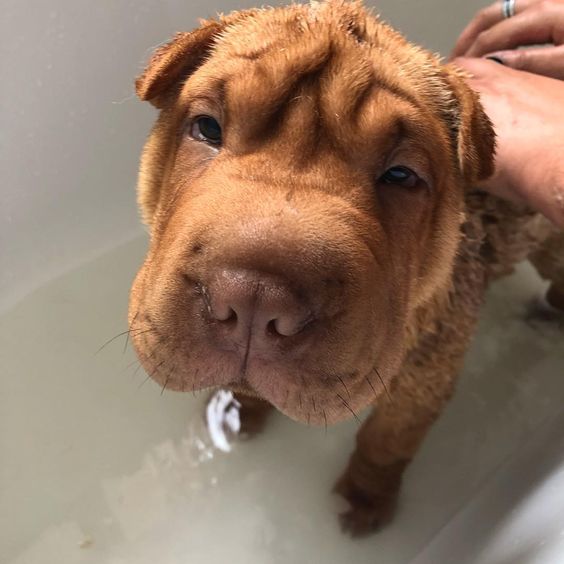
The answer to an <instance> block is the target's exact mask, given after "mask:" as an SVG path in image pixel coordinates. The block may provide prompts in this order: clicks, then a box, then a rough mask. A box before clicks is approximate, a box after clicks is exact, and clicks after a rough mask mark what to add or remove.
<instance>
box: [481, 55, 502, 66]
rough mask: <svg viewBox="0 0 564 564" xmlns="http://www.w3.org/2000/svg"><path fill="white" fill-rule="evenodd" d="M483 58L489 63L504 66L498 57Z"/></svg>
mask: <svg viewBox="0 0 564 564" xmlns="http://www.w3.org/2000/svg"><path fill="white" fill-rule="evenodd" d="M485 58H486V59H488V60H489V61H493V62H494V63H499V64H500V65H504V64H505V63H504V62H503V61H502V60H501V59H500V58H499V57H495V56H494V55H491V56H489V57H485Z"/></svg>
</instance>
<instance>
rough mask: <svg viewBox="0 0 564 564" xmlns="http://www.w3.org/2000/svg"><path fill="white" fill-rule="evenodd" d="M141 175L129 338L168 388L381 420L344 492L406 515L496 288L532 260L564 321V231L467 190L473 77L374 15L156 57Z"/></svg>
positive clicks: (256, 411)
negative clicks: (143, 230) (425, 445)
mask: <svg viewBox="0 0 564 564" xmlns="http://www.w3.org/2000/svg"><path fill="white" fill-rule="evenodd" d="M136 86H137V92H138V94H139V96H140V97H141V99H143V100H149V101H150V102H151V103H152V104H153V105H155V106H156V107H157V108H159V109H160V115H159V118H158V120H157V123H156V125H155V126H154V128H153V131H152V133H151V135H150V137H149V139H148V141H147V144H146V147H145V150H144V152H143V157H142V162H141V172H140V178H139V203H140V206H141V210H142V214H143V218H144V221H145V222H146V224H147V225H148V227H149V229H150V232H151V244H150V250H149V252H148V255H147V258H146V261H145V263H144V264H143V266H142V268H141V270H140V271H139V274H138V276H137V278H136V280H135V283H134V285H133V289H132V291H131V303H130V317H129V321H130V326H131V329H132V332H131V335H132V340H133V342H134V345H135V348H136V350H137V353H138V355H139V358H140V359H141V362H142V363H143V366H144V367H145V369H146V370H147V372H148V373H149V374H150V375H151V376H152V378H153V379H154V380H156V381H157V382H159V383H160V384H161V385H162V386H163V387H166V388H167V389H171V390H179V391H184V390H185V391H192V390H201V389H206V388H226V389H230V390H232V391H233V392H234V393H235V394H236V396H237V398H238V399H239V401H240V402H241V403H242V405H243V407H242V412H241V413H242V418H243V421H242V424H243V427H247V429H252V428H255V429H256V428H257V427H259V426H260V424H261V423H262V421H263V420H264V418H265V417H266V413H267V411H268V409H269V408H270V407H271V406H275V407H276V408H277V409H279V410H280V411H281V412H282V413H285V414H286V415H288V416H289V417H291V418H292V419H294V420H296V421H299V422H302V423H307V424H313V425H329V424H331V423H333V422H336V421H341V420H343V419H347V418H349V417H352V416H356V414H357V413H359V412H360V411H361V410H362V409H364V408H365V407H367V406H369V405H373V406H375V409H374V410H373V412H372V414H371V415H370V416H369V417H368V418H367V419H366V420H365V421H364V423H363V424H362V427H361V429H360V431H359V433H358V436H357V445H356V450H355V451H354V453H353V455H352V457H351V459H350V463H349V466H348V468H347V469H346V470H345V472H344V474H343V475H342V477H341V478H340V480H339V481H338V482H337V485H336V491H338V492H339V493H340V494H342V495H343V496H344V497H345V498H346V499H347V500H348V502H349V503H350V511H348V512H347V513H346V514H344V515H343V516H342V522H343V526H344V527H345V528H346V529H348V530H350V531H351V532H352V533H353V534H360V533H364V532H367V531H370V530H372V529H374V528H376V527H378V526H380V525H382V524H383V523H385V522H386V521H387V520H389V519H390V517H391V515H392V513H393V510H394V507H395V503H396V498H397V494H398V489H399V486H400V481H401V476H402V473H403V471H404V469H405V467H406V466H407V464H409V461H410V460H411V459H412V457H413V456H414V454H415V452H416V451H417V449H418V447H419V445H420V444H421V442H422V440H423V438H424V437H425V434H426V433H427V431H428V430H429V427H430V426H431V425H432V423H433V421H435V419H436V418H437V416H438V415H439V414H440V412H441V410H442V409H443V407H444V405H445V402H446V401H447V400H448V399H449V397H450V396H451V394H452V392H453V386H454V382H455V379H456V375H457V373H458V372H459V370H460V368H461V365H462V361H463V355H464V352H465V350H466V348H467V346H468V343H469V340H470V338H471V335H472V331H473V330H474V326H475V323H476V318H477V315H478V310H479V309H480V305H481V303H482V300H483V296H484V291H485V289H486V285H487V283H488V281H489V280H490V279H492V278H493V277H495V276H498V275H500V274H503V273H506V272H508V271H510V270H511V267H512V265H513V264H514V263H515V262H516V261H518V260H522V259H524V258H525V257H527V256H531V253H533V255H532V258H533V262H535V263H536V264H537V265H538V267H539V269H540V272H541V274H542V275H543V276H545V277H546V278H548V279H549V280H551V281H552V287H551V290H550V296H551V299H552V301H553V302H554V303H558V301H559V300H561V302H560V303H561V305H564V299H563V297H564V259H563V254H562V252H561V251H562V249H563V246H564V242H563V238H562V235H560V234H558V233H557V232H556V230H555V229H553V228H552V227H551V226H550V225H549V224H548V222H546V221H544V220H543V219H541V218H540V217H538V216H537V215H535V214H533V213H532V212H529V211H528V210H517V209H515V208H514V207H513V206H510V205H508V204H504V203H502V202H501V201H498V200H496V199H494V198H493V197H490V196H487V195H486V194H483V193H480V192H478V191H476V190H473V189H472V186H473V185H475V183H476V182H477V181H478V180H480V179H483V178H485V177H487V176H488V175H490V174H491V172H492V167H493V156H494V133H493V131H492V128H491V125H490V122H489V121H488V118H487V117H486V116H485V114H484V112H483V110H482V108H481V107H480V104H479V102H478V99H477V97H476V95H475V94H474V93H473V92H472V91H471V90H470V89H469V87H468V86H467V85H466V84H465V81H464V78H463V76H462V74H461V73H460V72H459V71H457V70H456V69H455V68H452V67H451V66H449V65H442V64H441V63H440V61H439V60H438V59H437V58H436V57H435V56H433V55H431V54H430V53H427V52H425V51H423V50H421V49H419V48H417V47H414V46H413V45H411V44H409V43H408V42H407V41H405V40H404V39H403V38H402V37H401V36H400V35H399V34H398V33H397V32H395V31H394V30H392V29H391V28H390V27H388V26H387V25H385V24H383V23H382V22H380V21H379V20H378V19H376V18H375V17H373V16H371V15H369V14H368V13H367V12H366V11H365V10H364V9H363V7H362V6H361V5H360V4H358V3H347V2H342V1H337V0H335V1H328V2H325V3H312V4H311V5H292V6H289V7H283V8H275V9H260V10H249V11H244V12H238V13H233V14H231V15H228V16H225V17H221V18H219V20H217V21H205V22H203V23H202V25H201V27H200V28H199V29H197V30H195V31H193V32H190V33H179V34H177V35H176V36H175V37H174V38H173V40H172V41H171V42H170V43H168V44H166V45H163V46H162V47H159V48H158V50H157V51H156V53H155V54H154V56H153V57H152V59H151V60H150V62H149V65H148V67H147V69H146V70H145V72H144V73H143V74H142V75H141V76H140V77H139V79H138V80H137V83H136Z"/></svg>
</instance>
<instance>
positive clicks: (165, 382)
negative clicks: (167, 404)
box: [161, 364, 176, 396]
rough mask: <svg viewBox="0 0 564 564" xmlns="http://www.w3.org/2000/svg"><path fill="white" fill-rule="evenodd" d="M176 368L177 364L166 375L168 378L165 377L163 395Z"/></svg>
mask: <svg viewBox="0 0 564 564" xmlns="http://www.w3.org/2000/svg"><path fill="white" fill-rule="evenodd" d="M175 368H176V365H174V364H173V365H172V368H171V369H170V370H169V372H168V374H167V375H166V378H165V381H164V384H163V389H162V390H161V396H162V395H163V393H164V391H165V388H166V385H167V384H168V381H169V379H170V377H171V376H172V373H173V372H174V369H175Z"/></svg>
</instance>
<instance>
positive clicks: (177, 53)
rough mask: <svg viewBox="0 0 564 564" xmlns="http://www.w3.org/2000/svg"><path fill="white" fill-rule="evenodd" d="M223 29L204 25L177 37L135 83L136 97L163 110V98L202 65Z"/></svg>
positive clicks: (209, 23) (214, 23) (212, 23)
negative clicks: (214, 40)
mask: <svg viewBox="0 0 564 564" xmlns="http://www.w3.org/2000/svg"><path fill="white" fill-rule="evenodd" d="M222 29H223V24H222V23H221V22H219V21H215V20H210V21H205V22H202V25H201V27H199V28H198V29H195V30H194V31H190V32H182V33H177V34H176V35H175V36H174V37H173V38H172V39H171V40H170V41H169V42H168V43H166V44H164V45H161V46H160V47H158V48H157V50H156V51H155V52H154V53H153V56H152V57H151V59H150V61H149V64H148V65H147V68H146V69H145V70H144V71H143V73H142V74H141V75H140V76H139V77H138V78H137V80H136V81H135V90H136V92H137V96H139V98H140V99H141V100H144V101H149V102H151V104H153V105H154V106H156V107H157V108H160V107H162V105H163V104H162V101H163V98H164V96H165V95H166V94H167V93H169V92H170V91H171V90H172V89H173V87H174V86H175V85H177V84H178V83H179V82H180V80H181V79H182V78H185V77H186V76H188V75H189V74H190V73H192V72H193V71H194V70H196V68H197V67H198V66H199V65H200V64H201V63H202V62H203V60H204V57H205V56H206V54H207V52H208V50H209V49H210V47H211V45H212V43H213V39H214V38H215V36H216V35H217V34H218V33H219V32H220V31H221V30H222Z"/></svg>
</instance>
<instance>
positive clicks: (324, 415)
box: [323, 410, 327, 437]
mask: <svg viewBox="0 0 564 564" xmlns="http://www.w3.org/2000/svg"><path fill="white" fill-rule="evenodd" d="M323 419H324V420H325V436H326V437H327V413H325V410H323Z"/></svg>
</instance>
